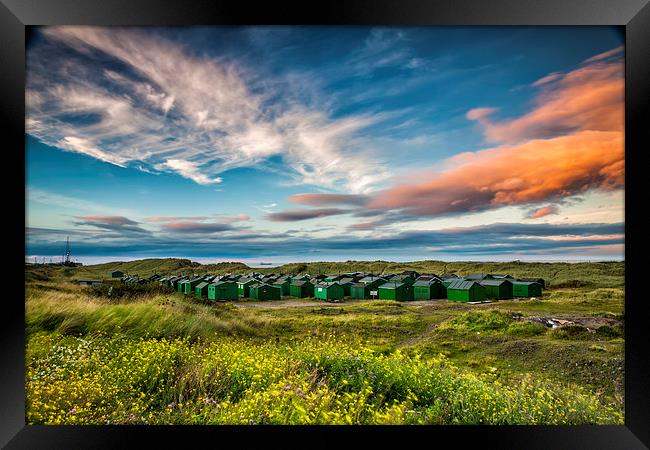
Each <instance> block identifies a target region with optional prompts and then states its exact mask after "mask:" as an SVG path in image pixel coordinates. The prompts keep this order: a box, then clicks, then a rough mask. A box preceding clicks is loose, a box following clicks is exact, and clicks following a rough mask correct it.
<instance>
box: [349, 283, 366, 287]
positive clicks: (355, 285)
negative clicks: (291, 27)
mask: <svg viewBox="0 0 650 450" xmlns="http://www.w3.org/2000/svg"><path fill="white" fill-rule="evenodd" d="M350 287H360V288H367V287H368V285H367V284H365V283H355V284H353V285H352V286H350Z"/></svg>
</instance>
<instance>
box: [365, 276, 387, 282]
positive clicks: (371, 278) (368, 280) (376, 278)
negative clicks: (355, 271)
mask: <svg viewBox="0 0 650 450" xmlns="http://www.w3.org/2000/svg"><path fill="white" fill-rule="evenodd" d="M359 281H361V282H372V281H386V278H383V277H371V276H368V277H364V278H362V279H360V280H359Z"/></svg>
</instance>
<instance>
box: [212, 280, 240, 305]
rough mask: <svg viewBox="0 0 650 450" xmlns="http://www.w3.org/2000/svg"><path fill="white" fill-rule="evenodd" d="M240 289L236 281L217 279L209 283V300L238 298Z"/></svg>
mask: <svg viewBox="0 0 650 450" xmlns="http://www.w3.org/2000/svg"><path fill="white" fill-rule="evenodd" d="M238 297H239V290H238V289H237V283H236V282H234V281H217V282H216V283H211V284H209V285H208V300H237V298H238Z"/></svg>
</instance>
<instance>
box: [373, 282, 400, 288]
mask: <svg viewBox="0 0 650 450" xmlns="http://www.w3.org/2000/svg"><path fill="white" fill-rule="evenodd" d="M400 286H404V283H395V282H394V281H389V282H388V283H384V284H382V285H381V286H379V289H397V288H398V287H400Z"/></svg>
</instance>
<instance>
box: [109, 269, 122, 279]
mask: <svg viewBox="0 0 650 450" xmlns="http://www.w3.org/2000/svg"><path fill="white" fill-rule="evenodd" d="M123 276H124V272H122V271H121V270H114V271H112V272H111V278H122V277H123Z"/></svg>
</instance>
